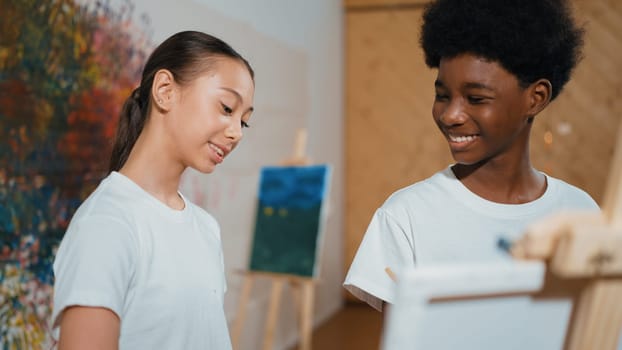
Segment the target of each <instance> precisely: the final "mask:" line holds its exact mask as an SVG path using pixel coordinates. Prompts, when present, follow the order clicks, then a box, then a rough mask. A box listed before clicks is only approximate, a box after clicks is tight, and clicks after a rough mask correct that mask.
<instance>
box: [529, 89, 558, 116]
mask: <svg viewBox="0 0 622 350" xmlns="http://www.w3.org/2000/svg"><path fill="white" fill-rule="evenodd" d="M528 89H529V106H528V107H529V109H528V110H527V115H529V117H530V118H533V117H535V116H536V115H537V114H538V113H540V112H541V111H542V110H543V109H544V108H545V107H546V106H548V104H549V102H551V94H552V93H553V86H552V85H551V82H550V81H549V80H548V79H540V80H538V81H536V82H534V83H532V84H531V85H530V86H529V88H528Z"/></svg>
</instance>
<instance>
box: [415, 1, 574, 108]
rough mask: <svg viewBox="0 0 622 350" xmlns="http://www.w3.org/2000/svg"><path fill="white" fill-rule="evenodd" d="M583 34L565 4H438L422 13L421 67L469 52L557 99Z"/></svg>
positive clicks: (438, 2)
mask: <svg viewBox="0 0 622 350" xmlns="http://www.w3.org/2000/svg"><path fill="white" fill-rule="evenodd" d="M583 34H584V30H583V28H582V27H580V26H578V25H577V24H576V23H575V21H574V20H573V17H572V13H571V8H570V5H569V4H568V2H567V1H564V0H437V1H433V2H432V3H430V4H428V5H427V6H426V8H425V10H424V13H423V25H422V26H421V37H420V44H421V47H422V48H423V51H424V53H425V62H426V64H427V65H428V66H429V67H430V68H438V66H439V63H440V60H441V58H451V57H455V56H458V55H460V54H463V53H471V54H474V55H477V56H480V57H482V58H485V59H488V60H491V61H495V62H498V63H499V64H500V65H501V66H503V67H504V68H505V69H507V70H508V71H509V72H510V73H512V74H514V75H515V76H516V77H517V78H518V81H519V82H520V84H521V86H522V87H527V86H528V85H529V84H531V83H533V82H535V81H536V80H538V79H542V78H544V79H548V80H549V81H550V82H551V85H552V86H553V91H552V94H551V100H552V99H554V98H555V97H557V95H559V93H560V91H561V90H562V88H563V87H564V85H565V84H566V83H567V82H568V80H569V79H570V74H571V72H572V70H573V69H574V67H575V66H576V64H577V63H578V62H579V60H580V59H581V55H582V53H581V49H582V46H583Z"/></svg>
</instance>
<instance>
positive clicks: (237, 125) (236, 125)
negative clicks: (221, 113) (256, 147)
mask: <svg viewBox="0 0 622 350" xmlns="http://www.w3.org/2000/svg"><path fill="white" fill-rule="evenodd" d="M225 136H226V137H227V138H229V139H232V140H233V141H235V142H238V141H240V139H242V136H243V133H242V120H240V119H239V118H233V119H231V123H230V124H229V126H227V128H226V129H225Z"/></svg>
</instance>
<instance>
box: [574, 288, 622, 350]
mask: <svg viewBox="0 0 622 350" xmlns="http://www.w3.org/2000/svg"><path fill="white" fill-rule="evenodd" d="M621 295H622V280H620V279H611V280H605V279H603V280H597V281H594V282H592V283H591V284H590V285H588V286H587V287H586V288H585V290H584V291H583V292H582V293H581V296H580V298H579V302H578V305H577V307H578V309H577V315H576V318H575V321H574V322H573V324H572V325H570V327H571V329H570V331H571V336H570V342H569V346H568V350H584V349H599V350H615V349H617V346H618V341H619V337H620V331H621V330H622V304H621V303H620V296H621Z"/></svg>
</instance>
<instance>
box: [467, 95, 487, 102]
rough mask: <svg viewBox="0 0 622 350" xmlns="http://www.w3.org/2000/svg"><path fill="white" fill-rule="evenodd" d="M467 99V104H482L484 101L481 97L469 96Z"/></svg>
mask: <svg viewBox="0 0 622 350" xmlns="http://www.w3.org/2000/svg"><path fill="white" fill-rule="evenodd" d="M467 98H468V99H469V103H473V104H478V103H482V102H484V100H485V98H483V97H481V96H469V97H467Z"/></svg>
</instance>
